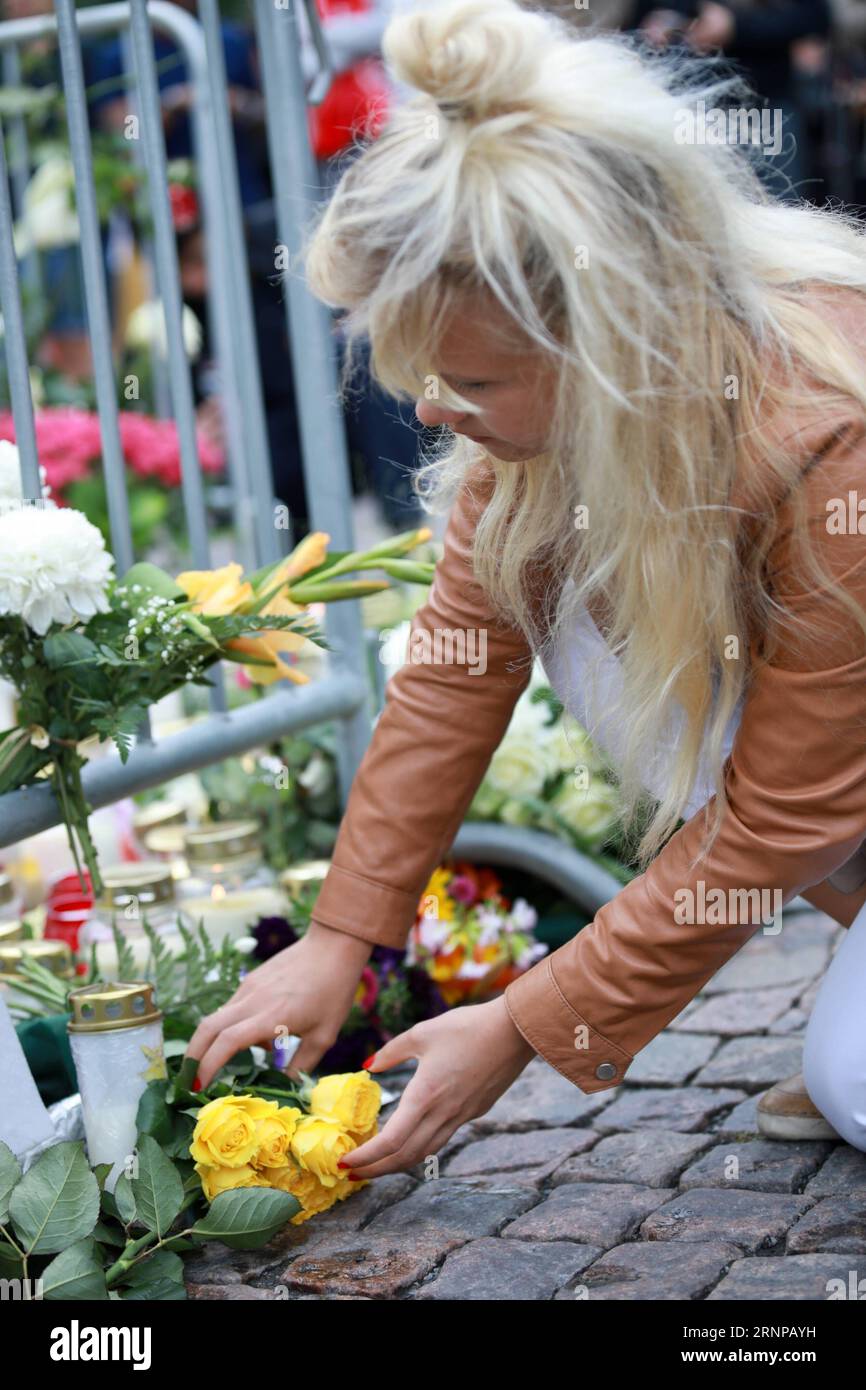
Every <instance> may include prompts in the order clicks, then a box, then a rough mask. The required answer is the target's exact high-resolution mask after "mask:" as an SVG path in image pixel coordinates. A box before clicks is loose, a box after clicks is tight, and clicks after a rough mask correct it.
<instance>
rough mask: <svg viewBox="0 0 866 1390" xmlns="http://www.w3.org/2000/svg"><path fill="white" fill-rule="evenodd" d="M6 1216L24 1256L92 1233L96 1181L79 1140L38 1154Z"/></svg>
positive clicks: (54, 1248)
mask: <svg viewBox="0 0 866 1390" xmlns="http://www.w3.org/2000/svg"><path fill="white" fill-rule="evenodd" d="M9 1215H10V1217H11V1219H12V1225H13V1226H14V1228H15V1233H16V1235H17V1236H19V1237H20V1240H21V1241H22V1242H23V1244H24V1245H25V1246H26V1249H27V1253H28V1254H34V1255H42V1254H47V1253H52V1254H53V1253H54V1251H57V1250H65V1249H67V1247H68V1246H70V1245H73V1244H74V1243H75V1241H77V1240H81V1239H82V1238H83V1237H84V1236H89V1235H90V1233H91V1231H92V1230H93V1228H94V1226H95V1225H96V1222H97V1220H98V1219H99V1184H98V1183H97V1181H96V1178H95V1177H94V1176H93V1174H92V1172H91V1171H90V1167H89V1165H88V1162H87V1159H86V1158H85V1157H84V1145H83V1143H82V1142H81V1141H80V1140H78V1141H72V1140H66V1141H64V1142H63V1143H60V1144H54V1145H52V1147H51V1148H50V1149H46V1150H45V1151H44V1153H41V1154H40V1155H39V1157H38V1158H37V1160H36V1162H35V1163H34V1164H33V1166H32V1168H30V1169H29V1170H28V1172H26V1173H25V1174H24V1177H23V1178H22V1179H21V1181H20V1182H19V1184H18V1186H17V1187H16V1188H15V1191H14V1192H13V1193H12V1196H11V1198H10V1201H9Z"/></svg>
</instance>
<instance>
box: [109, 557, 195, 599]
mask: <svg viewBox="0 0 866 1390" xmlns="http://www.w3.org/2000/svg"><path fill="white" fill-rule="evenodd" d="M133 584H139V585H140V586H141V593H140V594H129V596H128V603H129V606H130V607H131V608H137V607H139V606H140V605H141V604H142V603H146V602H147V600H148V599H149V598H151V597H152V596H153V595H154V594H158V595H159V597H160V598H173V599H178V600H180V601H181V602H183V601H184V600H185V599H186V594H185V593H184V591H183V589H181V588H180V587H179V585H177V584H175V582H174V580H173V579H172V578H171V576H170V575H168V574H166V572H165V570H161V569H160V568H159V566H158V565H152V564H151V563H150V562H149V561H148V560H142V561H140V562H139V563H138V564H137V565H133V566H132V568H131V569H128V570H127V571H126V574H125V575H124V576H123V578H122V579H121V581H120V586H121V587H123V588H125V589H131V588H132V586H133Z"/></svg>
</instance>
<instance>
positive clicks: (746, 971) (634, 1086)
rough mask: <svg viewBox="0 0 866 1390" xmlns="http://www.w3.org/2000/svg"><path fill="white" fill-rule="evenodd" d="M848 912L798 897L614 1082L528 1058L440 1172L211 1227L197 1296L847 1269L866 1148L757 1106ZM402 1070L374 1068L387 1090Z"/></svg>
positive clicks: (833, 1274) (391, 1179)
mask: <svg viewBox="0 0 866 1390" xmlns="http://www.w3.org/2000/svg"><path fill="white" fill-rule="evenodd" d="M843 931H844V928H842V927H839V926H837V925H836V923H834V922H832V921H831V919H830V918H828V917H826V916H823V915H822V914H817V913H808V914H804V915H802V916H794V917H791V918H789V919H788V921H786V923H785V927H784V930H783V931H782V932H781V933H780V934H778V935H775V936H771V935H764V934H762V933H758V934H757V935H756V936H755V937H753V938H752V940H751V941H750V942H749V943H748V944H747V945H746V946H745V947H743V949H742V950H741V951H739V952H738V954H737V955H736V956H735V957H734V958H733V959H732V960H731V961H729V962H728V964H727V965H726V966H725V967H724V969H723V970H721V971H720V972H719V973H718V974H717V975H716V976H714V978H713V979H712V980H711V981H709V983H708V984H707V986H706V988H705V989H704V990H703V991H702V992H701V994H700V995H698V996H697V997H696V998H695V999H694V1000H692V1002H691V1003H690V1004H689V1005H688V1006H687V1007H686V1008H685V1009H684V1010H683V1011H682V1013H681V1014H679V1015H678V1017H677V1018H676V1019H674V1020H673V1022H672V1023H671V1025H670V1026H669V1027H668V1028H667V1029H666V1030H665V1031H664V1032H663V1033H662V1034H660V1035H659V1036H658V1037H657V1038H655V1039H654V1040H653V1042H652V1043H651V1044H650V1045H649V1046H648V1047H646V1048H644V1049H643V1051H642V1052H640V1053H639V1055H638V1056H637V1057H636V1058H635V1061H634V1062H633V1063H632V1066H631V1068H630V1071H629V1075H628V1078H627V1080H626V1081H625V1082H624V1083H623V1084H622V1086H619V1087H616V1088H614V1089H611V1090H608V1091H601V1092H598V1093H596V1094H595V1095H589V1096H587V1095H584V1094H583V1092H582V1091H580V1090H578V1088H577V1087H576V1086H574V1085H572V1084H571V1082H569V1081H567V1080H566V1078H565V1077H563V1076H561V1075H560V1074H559V1072H557V1071H555V1070H554V1069H553V1068H551V1067H549V1066H548V1065H547V1063H545V1062H543V1061H542V1060H541V1059H540V1058H536V1059H534V1060H533V1061H532V1062H531V1063H530V1064H529V1066H528V1067H527V1068H526V1069H525V1071H524V1072H523V1073H522V1074H521V1075H520V1076H519V1077H518V1079H517V1081H516V1082H515V1084H514V1085H513V1086H512V1087H511V1088H510V1089H509V1090H508V1091H507V1092H506V1093H505V1094H504V1095H503V1096H502V1097H501V1098H500V1099H499V1101H497V1103H496V1105H495V1106H494V1107H493V1108H492V1109H491V1110H489V1111H488V1112H487V1114H486V1115H484V1116H482V1117H481V1118H480V1119H477V1120H474V1121H472V1122H471V1123H469V1124H466V1125H464V1126H462V1127H461V1129H459V1130H458V1131H457V1132H456V1133H455V1134H454V1135H453V1136H452V1138H451V1140H450V1141H449V1143H448V1144H447V1145H446V1147H445V1149H444V1150H443V1151H442V1152H441V1153H440V1154H439V1165H440V1176H439V1177H438V1178H436V1179H435V1180H425V1178H424V1172H423V1165H420V1164H419V1165H418V1166H417V1168H416V1169H413V1170H412V1172H410V1173H396V1174H389V1175H388V1176H386V1177H383V1178H377V1179H376V1180H375V1181H373V1182H371V1183H370V1184H369V1185H368V1186H367V1187H365V1188H362V1189H361V1190H360V1191H359V1192H358V1194H357V1195H356V1196H353V1197H350V1198H348V1199H347V1200H346V1201H344V1202H341V1203H339V1204H338V1205H337V1206H336V1207H335V1208H333V1209H332V1210H331V1211H329V1212H326V1213H324V1214H323V1215H321V1216H317V1217H314V1218H313V1219H312V1220H310V1221H307V1222H304V1223H303V1224H302V1225H300V1226H287V1227H286V1228H285V1229H284V1230H283V1232H281V1233H280V1235H279V1236H277V1237H276V1238H275V1239H274V1240H272V1241H271V1242H270V1243H269V1244H268V1245H266V1246H264V1247H263V1248H262V1249H260V1250H253V1251H235V1250H229V1249H228V1248H227V1247H225V1246H221V1245H216V1244H214V1245H213V1246H208V1247H207V1248H206V1249H205V1251H204V1252H203V1253H202V1254H201V1255H200V1256H196V1257H195V1258H193V1259H190V1260H189V1261H188V1262H187V1265H186V1278H187V1287H188V1292H189V1296H190V1297H191V1298H194V1299H274V1298H281V1299H282V1298H289V1299H298V1300H311V1299H347V1298H348V1299H370V1298H373V1299H395V1298H399V1299H402V1298H407V1299H450V1300H463V1299H485V1300H490V1299H521V1300H526V1299H529V1300H535V1299H569V1298H570V1299H574V1298H587V1299H649V1300H659V1299H674V1300H703V1299H708V1300H717V1299H724V1300H737V1299H768V1300H801V1299H807V1300H825V1299H827V1297H828V1285H827V1281H828V1280H830V1279H841V1280H842V1281H843V1285H844V1287H846V1288H850V1287H851V1283H852V1280H853V1279H856V1280H858V1281H859V1280H860V1279H863V1278H866V1153H863V1152H861V1151H860V1150H857V1149H853V1148H851V1147H850V1146H849V1145H848V1144H845V1143H826V1142H825V1143H792V1142H779V1141H769V1140H766V1139H763V1138H761V1137H760V1136H759V1135H758V1132H757V1128H756V1119H755V1106H756V1103H757V1101H758V1099H759V1098H760V1096H761V1095H762V1093H763V1092H764V1091H765V1090H766V1089H767V1088H768V1087H769V1086H771V1085H773V1084H774V1083H775V1082H776V1081H779V1080H782V1079H783V1078H785V1077H788V1076H791V1075H793V1074H794V1073H795V1072H797V1071H799V1070H800V1064H801V1050H802V1034H803V1031H804V1029H805V1025H806V1021H807V1018H808V1016H809V1011H810V1008H811V1004H812V1000H813V998H814V994H815V991H816V989H817V985H818V983H819V981H820V979H821V977H822V975H823V972H824V970H825V968H826V965H827V963H828V961H829V959H830V956H831V955H832V952H833V949H834V947H835V946H836V945H837V944H838V941H839V940H840V939H841V936H842V933H843ZM411 1074H412V1066H411V1065H410V1067H409V1068H408V1069H403V1070H402V1071H401V1072H400V1073H398V1072H396V1071H394V1072H388V1073H387V1076H386V1075H384V1074H383V1076H382V1077H381V1080H382V1081H383V1083H384V1085H385V1086H386V1087H387V1088H388V1089H389V1090H391V1091H399V1090H401V1089H402V1087H403V1086H405V1084H406V1083H407V1081H408V1080H409V1078H410V1077H411ZM391 1113H393V1110H392V1109H391V1108H387V1109H385V1110H383V1119H384V1118H387V1116H388V1115H389V1114H391ZM734 1160H736V1161H734ZM836 1287H839V1286H836ZM849 1296H850V1295H849Z"/></svg>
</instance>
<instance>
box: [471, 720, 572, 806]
mask: <svg viewBox="0 0 866 1390" xmlns="http://www.w3.org/2000/svg"><path fill="white" fill-rule="evenodd" d="M556 771H558V768H557V765H556V759H555V758H554V757H552V756H551V754H550V751H549V748H548V745H547V742H546V741H545V740H544V738H542V737H541V736H540V734H539V731H538V730H537V729H533V728H521V729H520V731H519V732H517V733H512V732H511V731H509V732H508V733H507V734H506V736H505V738H504V739H503V741H502V743H501V744H500V745H499V747H498V748H497V750H496V752H495V753H494V754H493V757H492V759H491V760H490V766H489V768H488V769H487V778H486V781H487V784H488V786H489V787H490V789H491V790H492V791H494V792H500V793H503V794H504V795H505V796H508V797H523V796H538V795H539V794H540V792H541V789H542V787H543V785H544V783H545V781H546V780H547V778H548V777H550V776H552V774H553V773H555V772H556Z"/></svg>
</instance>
